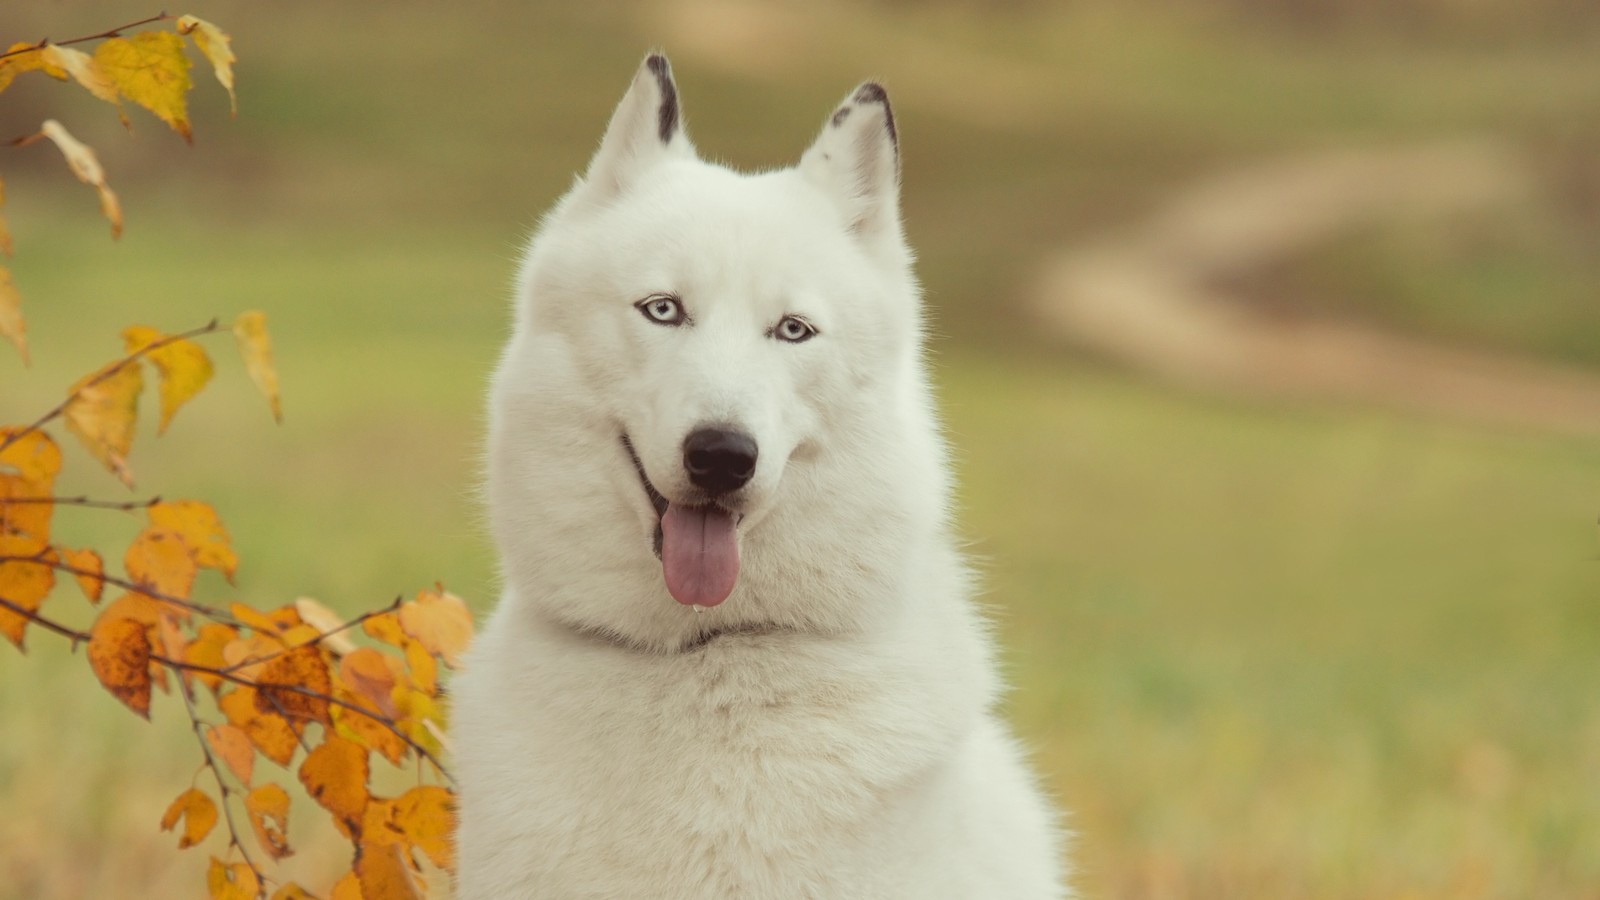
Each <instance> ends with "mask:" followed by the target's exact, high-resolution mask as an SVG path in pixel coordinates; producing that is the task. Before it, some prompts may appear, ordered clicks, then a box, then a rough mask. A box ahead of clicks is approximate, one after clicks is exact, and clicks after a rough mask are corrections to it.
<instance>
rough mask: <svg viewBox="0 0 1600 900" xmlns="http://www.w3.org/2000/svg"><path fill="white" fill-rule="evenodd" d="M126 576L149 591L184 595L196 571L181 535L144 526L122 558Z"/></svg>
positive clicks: (171, 595) (166, 594) (176, 595)
mask: <svg viewBox="0 0 1600 900" xmlns="http://www.w3.org/2000/svg"><path fill="white" fill-rule="evenodd" d="M122 565H123V568H124V569H126V570H127V573H128V577H129V578H130V579H132V580H133V581H134V583H136V584H138V585H139V586H140V587H142V588H145V589H147V590H149V591H150V592H151V593H154V594H159V595H162V596H166V597H177V598H179V599H180V600H181V599H187V598H188V596H189V589H190V588H192V587H194V576H195V573H196V571H197V569H196V567H195V564H194V559H193V558H192V557H191V556H190V555H189V548H188V546H186V545H185V544H184V542H183V538H181V537H179V536H178V533H177V532H175V531H167V530H166V529H161V528H146V529H145V530H143V531H141V532H139V535H138V536H137V537H135V538H134V539H133V543H132V544H131V545H129V546H128V553H127V555H126V556H124V557H123V559H122Z"/></svg>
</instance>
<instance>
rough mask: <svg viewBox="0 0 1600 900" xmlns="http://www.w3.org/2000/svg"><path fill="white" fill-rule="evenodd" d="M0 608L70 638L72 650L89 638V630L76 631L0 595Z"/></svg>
mask: <svg viewBox="0 0 1600 900" xmlns="http://www.w3.org/2000/svg"><path fill="white" fill-rule="evenodd" d="M0 609H4V610H7V611H10V612H13V613H16V614H17V615H19V616H21V617H23V618H24V619H29V620H32V622H33V623H34V624H35V625H40V626H42V627H44V628H48V629H50V630H51V631H54V632H55V633H56V634H59V635H61V636H62V637H64V638H67V639H69V640H71V641H72V649H73V650H77V649H78V645H79V644H81V643H84V642H86V641H88V640H89V632H87V631H77V630H75V629H72V628H68V627H67V626H65V625H62V624H61V623H60V622H55V621H52V620H50V619H46V618H45V617H44V616H41V615H39V614H38V613H36V612H34V611H33V610H31V609H29V608H27V607H26V606H23V605H22V604H20V603H13V602H12V601H10V600H7V599H6V598H4V597H0Z"/></svg>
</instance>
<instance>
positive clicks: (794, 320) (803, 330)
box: [772, 316, 817, 344]
mask: <svg viewBox="0 0 1600 900" xmlns="http://www.w3.org/2000/svg"><path fill="white" fill-rule="evenodd" d="M816 335H817V328H816V326H815V325H812V324H811V323H810V322H807V321H806V320H805V319H802V318H800V317H799V316H784V317H783V318H782V319H780V320H778V325H777V327H776V328H774V329H772V336H773V337H775V338H777V339H778V340H780V341H788V342H789V343H791V344H798V343H800V342H802V341H809V340H811V339H812V338H814V337H816Z"/></svg>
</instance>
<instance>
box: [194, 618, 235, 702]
mask: <svg viewBox="0 0 1600 900" xmlns="http://www.w3.org/2000/svg"><path fill="white" fill-rule="evenodd" d="M238 634H239V633H238V632H237V631H235V630H234V629H233V626H231V625H223V624H221V623H218V622H211V623H207V624H205V625H202V626H200V632H199V634H197V635H195V639H194V640H192V641H190V642H189V647H188V649H186V650H184V651H183V661H184V662H187V663H192V664H194V665H197V666H206V667H207V668H211V669H221V668H223V667H225V666H227V665H228V662H227V660H226V659H224V658H223V656H222V648H224V647H226V646H227V645H228V644H229V643H230V642H232V641H233V639H234V638H235V637H237V636H238ZM192 674H193V675H194V677H195V678H197V679H199V681H200V683H201V684H203V685H205V686H206V687H208V688H210V689H211V691H212V693H215V692H216V690H217V688H219V687H221V686H222V677H221V676H220V675H212V674H210V673H209V672H194V673H192Z"/></svg>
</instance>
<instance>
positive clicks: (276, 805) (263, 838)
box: [244, 783, 294, 859]
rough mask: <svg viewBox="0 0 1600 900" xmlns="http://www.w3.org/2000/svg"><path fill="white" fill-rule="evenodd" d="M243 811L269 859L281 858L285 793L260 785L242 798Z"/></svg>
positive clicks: (286, 825)
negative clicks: (248, 815) (248, 817)
mask: <svg viewBox="0 0 1600 900" xmlns="http://www.w3.org/2000/svg"><path fill="white" fill-rule="evenodd" d="M244 808H245V812H247V813H249V814H250V825H251V827H252V828H254V829H255V832H256V841H257V842H258V843H260V844H261V849H262V850H265V851H267V855H268V856H271V857H272V858H273V859H283V858H284V857H285V856H288V855H289V854H291V853H293V852H294V851H293V850H292V849H290V848H289V839H288V836H287V835H288V831H289V794H288V793H287V792H285V791H284V789H283V788H282V787H280V786H279V785H276V784H271V783H268V784H263V785H262V786H260V787H258V788H256V789H255V790H253V791H251V792H250V793H249V794H248V795H247V796H246V797H245V798H244Z"/></svg>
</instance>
